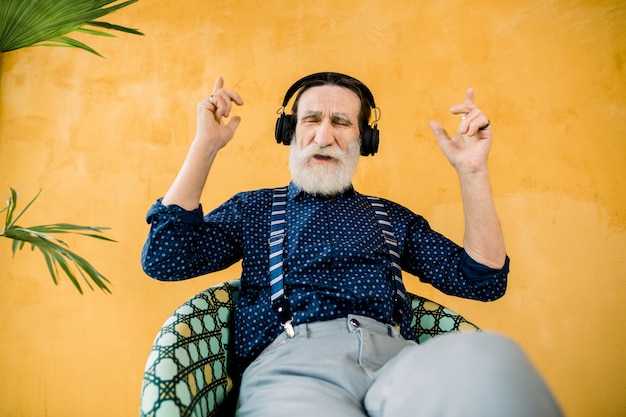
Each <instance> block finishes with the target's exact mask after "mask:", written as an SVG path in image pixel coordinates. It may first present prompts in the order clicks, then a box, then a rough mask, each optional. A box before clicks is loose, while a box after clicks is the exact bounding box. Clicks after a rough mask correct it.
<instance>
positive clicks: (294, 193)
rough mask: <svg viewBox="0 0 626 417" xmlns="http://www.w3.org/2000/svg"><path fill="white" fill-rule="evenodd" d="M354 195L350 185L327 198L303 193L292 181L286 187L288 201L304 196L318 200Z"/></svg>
mask: <svg viewBox="0 0 626 417" xmlns="http://www.w3.org/2000/svg"><path fill="white" fill-rule="evenodd" d="M355 193H356V191H354V187H353V186H352V185H350V187H348V188H347V189H346V190H345V191H343V192H341V193H339V194H335V195H332V196H328V197H322V196H315V195H313V194H309V193H307V192H306V191H304V190H303V189H302V188H300V187H298V186H297V185H296V184H294V183H293V181H292V182H290V183H289V186H288V187H287V198H288V199H289V201H294V200H295V201H297V200H300V199H301V198H302V197H304V196H305V195H310V196H313V197H320V198H333V197H339V196H345V197H352V196H354V195H355Z"/></svg>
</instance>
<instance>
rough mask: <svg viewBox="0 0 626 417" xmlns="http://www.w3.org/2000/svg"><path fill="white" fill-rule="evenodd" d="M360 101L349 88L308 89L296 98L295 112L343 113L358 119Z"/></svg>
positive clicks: (326, 87)
mask: <svg viewBox="0 0 626 417" xmlns="http://www.w3.org/2000/svg"><path fill="white" fill-rule="evenodd" d="M360 108H361V101H360V99H359V97H358V96H357V95H356V93H355V92H354V91H352V90H350V89H349V88H346V87H341V86H336V85H322V86H315V87H310V88H308V89H306V90H305V91H303V92H302V93H301V94H300V97H299V98H298V103H297V108H296V112H297V113H298V114H300V115H302V114H305V113H311V112H333V113H344V114H348V115H350V116H351V117H354V118H358V115H359V110H360Z"/></svg>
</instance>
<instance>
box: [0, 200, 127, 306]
mask: <svg viewBox="0 0 626 417" xmlns="http://www.w3.org/2000/svg"><path fill="white" fill-rule="evenodd" d="M10 190H11V196H10V197H9V198H8V199H7V207H5V208H4V209H2V210H0V212H4V211H6V218H5V222H4V228H3V230H2V233H0V236H2V237H6V238H8V239H11V240H13V242H12V245H11V249H12V251H13V256H15V254H16V252H17V251H18V250H22V249H23V248H24V247H25V246H26V245H30V247H31V249H32V250H35V249H38V250H39V251H40V252H41V253H42V255H43V257H44V260H45V261H46V265H47V267H48V271H49V272H50V276H51V277H52V281H53V282H54V283H55V284H58V282H59V279H58V277H59V268H60V270H61V271H62V272H63V273H65V275H66V276H67V277H68V278H69V280H70V281H71V282H72V284H73V285H74V286H75V287H76V289H77V290H78V291H79V292H80V293H81V294H82V293H83V289H82V287H81V284H80V282H79V280H78V278H77V274H76V271H78V275H79V276H80V278H82V281H84V282H85V283H86V284H87V286H88V287H89V288H91V289H92V290H93V289H94V287H93V285H92V283H93V284H95V285H96V286H97V287H98V288H100V289H101V290H102V291H104V292H107V293H109V294H110V293H111V290H110V289H109V287H108V286H107V284H110V281H109V280H108V279H107V278H106V277H105V276H104V275H102V274H101V273H100V272H99V271H98V270H97V269H96V268H94V267H93V266H92V265H91V264H90V263H89V262H87V260H86V259H85V258H83V257H82V256H80V255H78V254H77V253H75V252H73V251H72V250H70V249H69V246H68V244H67V243H65V242H64V241H62V240H61V239H59V238H58V237H56V236H53V234H67V233H71V234H76V235H80V236H87V237H92V238H96V239H101V240H105V241H109V242H115V240H113V239H110V238H108V237H106V236H103V235H102V234H101V233H102V231H104V230H108V228H107V227H100V226H80V225H75V224H71V223H55V224H45V225H40V226H32V227H20V226H18V225H17V223H16V222H17V220H18V219H19V218H20V217H21V216H22V215H23V214H24V212H26V210H27V209H28V208H29V207H30V206H31V205H32V204H33V202H34V201H35V200H36V199H37V197H38V196H39V194H40V193H41V191H39V193H37V195H36V196H35V198H33V199H32V200H31V201H30V202H29V203H28V204H27V205H26V207H25V208H24V209H23V210H22V211H21V212H20V213H19V214H18V215H17V216H16V217H15V218H13V215H14V213H15V210H16V207H17V198H18V196H19V194H18V193H17V192H16V191H15V190H14V189H13V188H10Z"/></svg>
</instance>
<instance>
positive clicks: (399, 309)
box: [367, 196, 406, 325]
mask: <svg viewBox="0 0 626 417" xmlns="http://www.w3.org/2000/svg"><path fill="white" fill-rule="evenodd" d="M367 199H368V200H369V201H370V204H371V205H372V207H373V208H374V213H375V214H376V220H377V221H378V224H379V225H380V228H381V229H382V231H383V238H384V239H385V243H386V244H387V249H388V250H389V257H390V258H391V271H392V272H393V284H394V285H393V287H394V288H395V294H394V299H393V301H394V310H393V321H394V324H396V325H399V324H400V323H401V320H402V315H403V314H404V306H405V305H406V294H405V290H404V284H403V283H402V268H401V266H400V253H399V252H398V240H397V239H396V236H395V234H394V233H393V228H392V227H391V221H390V220H389V215H388V214H387V211H386V210H385V205H384V204H383V202H382V201H381V200H380V198H378V197H371V196H368V197H367Z"/></svg>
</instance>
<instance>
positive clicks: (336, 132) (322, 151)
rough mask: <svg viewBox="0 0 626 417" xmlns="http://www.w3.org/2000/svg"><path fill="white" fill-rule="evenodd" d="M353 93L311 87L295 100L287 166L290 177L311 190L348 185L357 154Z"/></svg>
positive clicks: (327, 191) (356, 109)
mask: <svg viewBox="0 0 626 417" xmlns="http://www.w3.org/2000/svg"><path fill="white" fill-rule="evenodd" d="M360 107H361V103H360V101H359V98H358V97H357V95H356V94H355V93H353V92H352V91H350V90H349V89H347V88H344V87H338V86H328V85H326V86H320V87H312V88H309V89H308V90H306V91H305V92H304V93H302V96H301V97H300V100H299V102H298V109H297V114H298V120H297V124H296V133H295V137H294V140H293V141H292V145H291V155H290V158H289V168H290V170H291V175H292V180H293V181H294V183H295V184H296V185H298V186H300V187H301V188H302V189H303V190H305V191H307V192H310V193H313V194H324V195H328V194H335V193H338V192H341V191H343V190H345V189H346V188H348V187H349V186H350V185H351V183H352V176H353V175H354V172H355V170H356V165H357V162H358V158H359V150H360V143H359V122H358V120H359V111H360Z"/></svg>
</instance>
